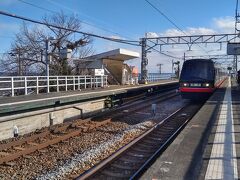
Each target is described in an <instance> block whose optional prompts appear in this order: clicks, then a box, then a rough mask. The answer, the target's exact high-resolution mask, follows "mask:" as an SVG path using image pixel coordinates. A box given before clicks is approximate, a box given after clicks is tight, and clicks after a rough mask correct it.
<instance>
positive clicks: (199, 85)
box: [179, 59, 226, 100]
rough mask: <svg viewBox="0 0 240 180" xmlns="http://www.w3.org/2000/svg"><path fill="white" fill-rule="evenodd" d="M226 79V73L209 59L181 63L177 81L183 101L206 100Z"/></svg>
mask: <svg viewBox="0 0 240 180" xmlns="http://www.w3.org/2000/svg"><path fill="white" fill-rule="evenodd" d="M225 79H226V72H225V71H224V70H223V69H222V68H221V67H220V66H218V65H217V64H215V63H214V62H213V61H212V60H211V59H191V60H187V61H185V62H184V63H183V67H182V72H181V76H180V79H179V83H180V93H181V96H182V98H184V99H192V100H201V99H206V98H208V97H209V96H210V95H211V94H212V93H213V92H214V91H215V89H216V88H218V87H219V86H220V85H221V84H222V83H223V81H224V80H225Z"/></svg>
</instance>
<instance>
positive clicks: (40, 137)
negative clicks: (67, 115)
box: [0, 119, 110, 166]
mask: <svg viewBox="0 0 240 180" xmlns="http://www.w3.org/2000/svg"><path fill="white" fill-rule="evenodd" d="M109 122H110V119H107V120H104V121H102V122H95V121H94V122H92V121H90V120H80V121H75V122H72V123H66V124H63V125H62V126H56V127H55V128H50V129H49V130H47V129H45V131H43V132H40V133H39V134H34V135H31V136H29V137H26V138H23V139H19V140H16V141H12V142H9V143H7V144H0V165H3V164H5V165H11V166H12V165H14V163H13V162H12V161H14V160H16V159H18V158H20V157H26V156H29V155H30V154H31V153H34V152H36V151H39V152H41V151H42V152H43V153H44V150H43V149H44V148H47V147H52V148H57V147H58V145H57V144H58V143H60V142H64V143H66V142H67V140H68V139H70V138H73V137H77V136H79V135H80V134H81V133H84V132H87V131H91V130H93V129H96V128H98V127H100V126H102V125H105V124H107V123H109Z"/></svg>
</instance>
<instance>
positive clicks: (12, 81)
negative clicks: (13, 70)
mask: <svg viewBox="0 0 240 180" xmlns="http://www.w3.org/2000/svg"><path fill="white" fill-rule="evenodd" d="M11 90H12V97H13V96H14V79H13V77H11Z"/></svg>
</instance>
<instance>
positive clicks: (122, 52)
mask: <svg viewBox="0 0 240 180" xmlns="http://www.w3.org/2000/svg"><path fill="white" fill-rule="evenodd" d="M139 57H140V55H139V53H138V52H134V51H130V50H126V49H114V50H111V51H107V52H104V53H100V54H95V55H93V56H88V57H85V58H84V59H89V60H99V59H112V60H122V61H126V60H130V59H134V58H139Z"/></svg>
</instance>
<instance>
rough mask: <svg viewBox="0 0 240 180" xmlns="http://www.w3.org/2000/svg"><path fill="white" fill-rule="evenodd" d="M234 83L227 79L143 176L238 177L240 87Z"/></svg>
mask: <svg viewBox="0 0 240 180" xmlns="http://www.w3.org/2000/svg"><path fill="white" fill-rule="evenodd" d="M233 86H234V87H233V88H231V83H230V81H226V82H224V84H223V87H222V88H220V89H219V90H217V91H216V92H215V93H214V94H213V95H212V96H211V97H210V99H209V100H208V101H207V102H206V103H205V104H204V105H203V107H202V108H201V109H200V111H199V112H198V113H197V114H196V115H195V116H194V117H193V119H192V120H191V121H190V122H189V123H188V125H187V126H186V127H185V129H184V130H183V131H182V132H181V133H180V134H179V135H178V137H177V138H176V139H175V140H174V141H173V143H172V144H171V145H170V146H169V147H168V148H167V149H166V150H165V151H164V152H163V154H162V155H161V156H160V157H159V158H158V159H157V160H156V161H155V162H154V163H153V164H152V166H151V167H150V168H149V169H148V170H147V171H146V172H145V173H144V174H143V175H142V177H141V179H144V180H146V179H174V180H175V179H238V177H239V175H240V174H239V169H240V164H239V162H240V138H239V136H240V127H239V126H240V119H239V116H240V111H239V110H240V108H239V107H240V103H239V102H240V101H239V100H240V88H235V86H236V84H234V83H233ZM231 90H232V91H231ZM237 167H238V168H237Z"/></svg>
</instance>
